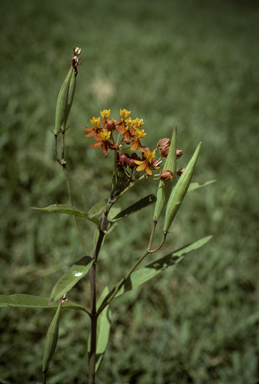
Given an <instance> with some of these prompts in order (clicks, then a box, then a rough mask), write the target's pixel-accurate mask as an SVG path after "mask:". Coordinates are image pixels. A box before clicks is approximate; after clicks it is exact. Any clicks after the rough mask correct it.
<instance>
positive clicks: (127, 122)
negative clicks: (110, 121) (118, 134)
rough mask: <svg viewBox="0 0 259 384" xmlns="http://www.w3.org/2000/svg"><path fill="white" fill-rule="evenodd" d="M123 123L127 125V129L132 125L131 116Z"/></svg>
mask: <svg viewBox="0 0 259 384" xmlns="http://www.w3.org/2000/svg"><path fill="white" fill-rule="evenodd" d="M125 123H126V125H127V127H126V129H129V128H130V127H132V125H133V121H132V119H131V117H129V118H128V119H127V120H125Z"/></svg>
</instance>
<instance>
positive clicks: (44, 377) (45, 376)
mask: <svg viewBox="0 0 259 384" xmlns="http://www.w3.org/2000/svg"><path fill="white" fill-rule="evenodd" d="M46 383H47V371H45V372H43V383H42V384H46Z"/></svg>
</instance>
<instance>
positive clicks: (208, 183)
mask: <svg viewBox="0 0 259 384" xmlns="http://www.w3.org/2000/svg"><path fill="white" fill-rule="evenodd" d="M215 181H217V180H210V181H207V182H206V183H204V184H199V183H191V184H190V185H189V188H188V191H187V192H191V191H194V190H195V189H198V188H202V187H206V185H210V184H212V183H215Z"/></svg>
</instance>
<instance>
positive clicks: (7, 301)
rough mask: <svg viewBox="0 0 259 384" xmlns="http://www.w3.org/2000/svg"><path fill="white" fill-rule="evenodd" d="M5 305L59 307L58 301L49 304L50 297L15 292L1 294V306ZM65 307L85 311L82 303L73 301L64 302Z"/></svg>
mask: <svg viewBox="0 0 259 384" xmlns="http://www.w3.org/2000/svg"><path fill="white" fill-rule="evenodd" d="M4 307H16V308H48V309H49V308H57V307H58V303H56V302H55V303H54V304H53V305H52V306H49V298H48V297H40V296H32V295H24V294H19V293H17V294H14V295H0V308H4ZM63 308H64V309H77V310H79V311H85V308H84V307H83V306H82V305H79V304H76V303H73V302H72V301H69V302H66V301H65V302H64V304H63Z"/></svg>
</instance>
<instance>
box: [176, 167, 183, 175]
mask: <svg viewBox="0 0 259 384" xmlns="http://www.w3.org/2000/svg"><path fill="white" fill-rule="evenodd" d="M184 171H185V168H180V169H177V171H176V174H177V176H182V174H183V173H184Z"/></svg>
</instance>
